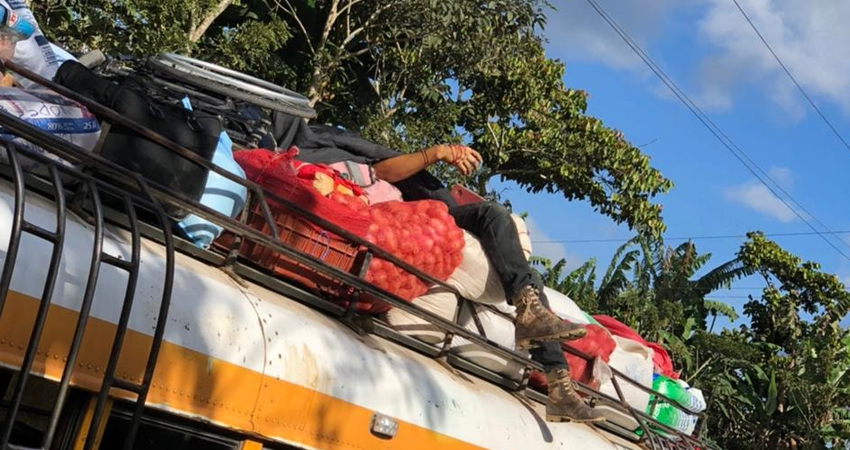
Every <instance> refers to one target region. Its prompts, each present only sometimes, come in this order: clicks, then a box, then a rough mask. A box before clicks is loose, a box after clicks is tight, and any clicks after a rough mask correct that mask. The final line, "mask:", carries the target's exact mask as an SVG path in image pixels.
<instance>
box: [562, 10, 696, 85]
mask: <svg viewBox="0 0 850 450" xmlns="http://www.w3.org/2000/svg"><path fill="white" fill-rule="evenodd" d="M597 1H598V3H599V4H600V5H601V6H602V7H603V8H605V10H606V11H608V12H609V13H610V14H611V16H613V17H614V19H615V20H616V21H617V22H618V23H619V24H620V25H621V26H622V27H623V28H624V29H626V30H627V31H628V33H629V35H630V36H632V38H634V39H635V41H637V42H638V43H639V44H640V45H641V46H646V45H648V44H649V43H650V42H652V41H653V40H655V39H657V38H658V37H660V35H661V31H662V29H663V26H662V25H663V24H664V22H665V20H666V17H667V13H668V12H669V10H670V9H671V7H673V6H675V5H679V4H681V3H682V2H680V1H679V0H629V1H622V0H607V1H603V0H597ZM556 8H557V11H554V12H550V13H549V23H548V25H547V27H546V32H545V34H546V37H547V38H548V39H549V49H550V50H552V51H554V53H556V54H557V56H563V57H566V58H568V60H589V61H599V62H602V63H604V64H606V65H609V66H611V67H614V68H618V69H630V70H639V71H641V72H645V73H648V71H646V70H645V67H644V65H643V62H642V61H641V60H640V59H639V58H638V57H637V55H635V54H634V52H632V50H631V49H630V48H629V47H627V46H626V44H625V43H624V42H623V41H622V39H621V38H620V37H619V36H618V35H617V34H615V33H614V30H612V29H611V27H610V26H609V25H608V24H607V23H606V22H604V21H603V19H602V18H601V17H600V16H599V15H598V14H597V13H596V11H595V10H593V8H591V6H590V5H589V4H588V3H587V2H585V1H583V0H571V1H564V2H557V4H556ZM644 48H645V47H644Z"/></svg>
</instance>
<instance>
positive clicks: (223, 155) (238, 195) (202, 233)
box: [178, 131, 248, 248]
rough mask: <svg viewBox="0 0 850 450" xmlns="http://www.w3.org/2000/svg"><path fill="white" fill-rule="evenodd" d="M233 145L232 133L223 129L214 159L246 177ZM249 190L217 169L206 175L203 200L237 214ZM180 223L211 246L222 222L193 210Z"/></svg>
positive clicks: (200, 242) (193, 237) (194, 239)
mask: <svg viewBox="0 0 850 450" xmlns="http://www.w3.org/2000/svg"><path fill="white" fill-rule="evenodd" d="M232 146H233V142H232V141H231V140H230V136H228V135H227V133H226V132H224V131H222V132H221V138H220V139H219V141H218V147H216V149H215V153H214V154H213V159H212V162H213V164H215V165H217V166H219V167H221V168H222V169H224V170H226V171H228V172H230V173H232V174H234V175H236V176H238V177H240V178H243V179H244V178H245V172H244V171H243V170H242V168H241V167H239V165H238V164H236V161H235V160H234V159H233V150H232ZM247 193H248V190H247V188H245V186H242V185H240V184H238V183H234V182H233V181H230V180H228V179H227V178H224V177H223V176H221V175H219V174H217V173H215V172H210V173H209V176H208V177H207V185H206V187H205V188H204V194H203V195H202V196H201V204H202V205H204V206H206V207H209V208H212V209H214V210H216V211H218V212H220V213H221V214H224V215H226V216H230V217H231V218H236V216H238V215H239V214H240V213H241V212H242V208H244V207H245V196H246V195H247ZM178 225H179V226H180V228H181V229H182V230H183V232H185V233H186V235H187V236H188V237H189V239H190V240H191V241H192V242H193V243H194V244H195V245H197V246H198V247H201V248H209V246H210V244H212V241H214V240H215V238H217V237H218V236H219V235H220V234H221V232H222V228H221V227H220V226H218V225H216V224H214V223H211V222H209V221H208V220H206V219H202V218H200V217H198V216H196V215H194V214H192V215H190V216H188V217H186V218H185V219H183V220H182V221H181V222H180V223H179V224H178Z"/></svg>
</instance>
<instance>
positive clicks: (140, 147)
mask: <svg viewBox="0 0 850 450" xmlns="http://www.w3.org/2000/svg"><path fill="white" fill-rule="evenodd" d="M54 80H55V81H56V82H57V83H59V84H61V85H62V86H65V87H67V88H69V89H72V90H74V91H75V92H78V93H80V94H82V95H85V96H86V97H88V98H90V99H92V100H94V101H96V102H98V103H100V104H102V105H104V106H106V107H109V108H112V109H114V110H115V111H117V112H119V113H120V114H122V115H124V116H126V117H128V118H130V119H132V120H134V121H136V122H138V123H139V124H141V125H142V126H144V127H146V128H149V129H151V130H153V131H155V132H157V133H159V134H161V135H163V136H164V137H166V138H168V139H169V140H171V141H173V142H174V143H176V144H179V145H181V146H183V147H186V148H187V149H189V150H191V151H192V152H194V153H196V154H197V155H199V156H201V157H203V158H205V159H207V160H212V156H213V153H214V152H215V149H216V146H217V145H218V140H219V137H220V135H221V131H222V125H221V119H220V118H218V117H215V116H202V115H196V114H194V113H193V112H191V111H188V110H186V109H185V108H183V107H182V106H178V105H167V104H156V103H154V102H153V101H151V100H150V99H148V98H147V97H146V96H145V95H143V94H142V93H141V92H139V91H138V90H137V89H135V88H134V86H133V85H131V84H129V83H122V84H117V83H114V82H111V81H109V80H106V79H104V78H101V77H99V76H98V75H96V74H94V73H93V72H91V71H90V70H89V69H88V68H86V67H85V66H83V65H82V64H80V63H77V62H76V61H68V62H66V63H64V64H62V66H61V67H60V68H59V70H58V71H57V73H56V77H55V78H54ZM100 154H101V156H103V157H104V158H106V159H108V160H110V161H112V162H114V163H116V164H118V165H120V166H122V167H125V168H127V169H130V170H132V171H134V172H137V173H139V174H141V175H142V176H144V177H145V178H147V179H149V180H151V181H153V182H155V183H157V184H160V185H162V186H164V187H166V188H169V189H171V190H173V191H176V192H178V193H182V194H184V195H186V196H187V197H189V198H191V199H193V200H200V198H201V195H202V194H203V191H204V187H205V186H206V183H207V175H208V170H207V169H205V168H203V167H201V166H200V165H198V164H196V163H194V162H193V161H190V160H189V159H187V158H185V157H183V156H181V155H178V154H177V153H175V152H172V151H171V150H169V149H167V148H165V147H163V146H161V145H159V144H157V143H155V142H153V141H151V140H149V139H147V138H145V137H143V136H141V135H139V134H138V133H136V132H134V131H133V130H131V129H129V128H127V127H125V126H123V125H120V124H113V126H112V128H111V129H110V130H109V134H108V135H107V136H106V140H105V141H104V144H103V148H102V149H101V153H100ZM166 206H167V207H166V211H167V212H168V214H169V215H170V216H172V217H174V218H176V219H182V218H183V217H185V216H186V215H188V212H186V211H181V210H179V209H178V208H176V207H174V206H168V205H166Z"/></svg>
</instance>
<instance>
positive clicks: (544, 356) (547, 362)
mask: <svg viewBox="0 0 850 450" xmlns="http://www.w3.org/2000/svg"><path fill="white" fill-rule="evenodd" d="M531 281H532V285H534V287H536V288H537V289H538V290H539V292H540V303H542V304H543V306H545V307H546V309H548V310H551V309H552V308H551V307H550V306H549V298H547V297H546V293H545V292H544V291H543V280H541V279H540V275H538V274H537V273H536V272H534V273H533V274H532V278H531ZM529 353H531V359H533V360H535V361H537V362H539V363H540V364H543V369H544V371H545V372H547V373H548V372H551V371H553V370H557V369H569V365H568V364H567V360H566V358H565V357H564V351H563V350H562V349H561V343H560V342H558V341H548V342H543V343H541V344H540V345H539V346H537V347H532V348H531V349H530V350H529Z"/></svg>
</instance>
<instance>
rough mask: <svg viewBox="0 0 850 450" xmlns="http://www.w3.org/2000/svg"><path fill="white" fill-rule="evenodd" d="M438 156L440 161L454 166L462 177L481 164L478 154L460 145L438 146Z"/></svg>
mask: <svg viewBox="0 0 850 450" xmlns="http://www.w3.org/2000/svg"><path fill="white" fill-rule="evenodd" d="M438 155H439V156H438V158H439V159H440V160H441V161H445V162H447V163H449V164H451V165H453V166H455V168H457V170H459V171H460V173H461V174H463V175H464V176H467V175H469V174H471V173H472V172H474V171H475V169H477V168H478V166H480V165H481V162H482V158H481V154H480V153H478V152H477V151H475V150H473V149H472V148H469V147H467V146H465V145H460V144H443V145H439V146H438Z"/></svg>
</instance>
